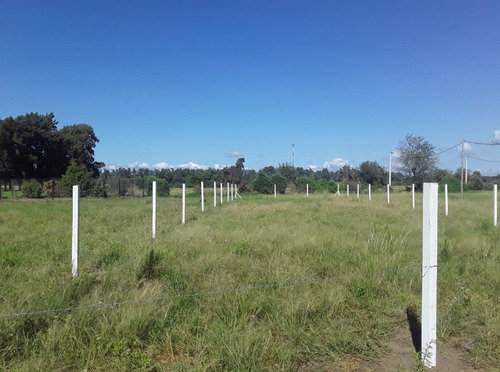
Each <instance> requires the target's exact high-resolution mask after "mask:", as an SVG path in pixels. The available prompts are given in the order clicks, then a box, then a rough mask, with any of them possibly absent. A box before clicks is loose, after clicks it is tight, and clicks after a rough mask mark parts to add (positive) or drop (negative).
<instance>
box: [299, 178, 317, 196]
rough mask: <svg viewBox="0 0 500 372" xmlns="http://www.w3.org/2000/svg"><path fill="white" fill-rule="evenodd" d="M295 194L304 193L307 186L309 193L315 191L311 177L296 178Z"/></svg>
mask: <svg viewBox="0 0 500 372" xmlns="http://www.w3.org/2000/svg"><path fill="white" fill-rule="evenodd" d="M296 185H297V188H296V190H297V192H306V190H307V185H309V192H314V191H316V188H317V187H316V182H315V181H314V179H313V178H311V177H298V178H297V181H296Z"/></svg>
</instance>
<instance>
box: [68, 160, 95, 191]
mask: <svg viewBox="0 0 500 372" xmlns="http://www.w3.org/2000/svg"><path fill="white" fill-rule="evenodd" d="M60 185H61V188H62V190H63V192H64V194H65V195H66V196H71V194H72V189H73V185H80V195H81V196H88V195H91V194H92V191H93V190H94V185H95V180H94V178H93V177H92V172H90V171H88V170H87V168H86V167H85V166H84V165H77V164H74V163H73V164H71V165H70V166H69V167H68V170H67V171H66V173H65V174H64V176H63V177H62V179H61V183H60Z"/></svg>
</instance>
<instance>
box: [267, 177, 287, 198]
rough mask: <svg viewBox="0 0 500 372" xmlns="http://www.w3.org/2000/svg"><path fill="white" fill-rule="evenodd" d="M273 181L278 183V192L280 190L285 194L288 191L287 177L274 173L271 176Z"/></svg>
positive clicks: (274, 183)
mask: <svg viewBox="0 0 500 372" xmlns="http://www.w3.org/2000/svg"><path fill="white" fill-rule="evenodd" d="M271 183H272V184H273V185H276V192H279V193H280V194H284V193H285V192H286V187H287V185H288V182H287V179H286V178H285V177H284V176H282V175H281V174H277V173H276V174H273V175H272V176H271ZM273 187H274V186H273Z"/></svg>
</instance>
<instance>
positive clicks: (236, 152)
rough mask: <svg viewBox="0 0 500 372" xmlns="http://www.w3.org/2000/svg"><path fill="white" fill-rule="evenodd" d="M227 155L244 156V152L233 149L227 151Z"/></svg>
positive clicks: (233, 156) (232, 156) (231, 156)
mask: <svg viewBox="0 0 500 372" xmlns="http://www.w3.org/2000/svg"><path fill="white" fill-rule="evenodd" d="M226 155H227V156H229V157H230V158H237V157H240V156H242V155H243V154H242V153H241V152H239V151H238V150H231V151H228V152H226Z"/></svg>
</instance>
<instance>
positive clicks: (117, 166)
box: [105, 164, 120, 171]
mask: <svg viewBox="0 0 500 372" xmlns="http://www.w3.org/2000/svg"><path fill="white" fill-rule="evenodd" d="M105 168H106V169H108V170H110V171H114V170H115V169H118V168H120V166H119V165H118V164H106V166H105Z"/></svg>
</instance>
